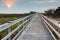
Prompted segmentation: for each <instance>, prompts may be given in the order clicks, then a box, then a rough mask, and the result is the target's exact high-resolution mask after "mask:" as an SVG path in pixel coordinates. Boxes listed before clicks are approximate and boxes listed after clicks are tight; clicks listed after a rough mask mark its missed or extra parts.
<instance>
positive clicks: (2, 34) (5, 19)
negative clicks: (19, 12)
mask: <svg viewBox="0 0 60 40" xmlns="http://www.w3.org/2000/svg"><path fill="white" fill-rule="evenodd" d="M27 15H30V14H25V15H23V16H17V17H15V16H14V15H13V16H14V17H8V16H6V17H5V16H4V17H0V25H2V24H4V23H7V22H9V21H13V20H16V19H18V18H21V17H24V16H27ZM25 20H26V19H25ZM22 22H23V21H21V22H20V24H21V23H22ZM17 27H18V23H17V24H14V25H12V26H11V31H12V30H14V29H15V28H17ZM22 28H23V26H21V27H20V30H21V29H22ZM17 33H18V30H17V31H16V32H15V33H14V34H12V36H11V38H13V37H14V36H15V35H16V34H17ZM7 34H8V29H6V30H4V31H2V32H0V39H2V38H3V37H5V36H6V35H7Z"/></svg>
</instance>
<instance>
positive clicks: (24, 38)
mask: <svg viewBox="0 0 60 40" xmlns="http://www.w3.org/2000/svg"><path fill="white" fill-rule="evenodd" d="M17 40H53V38H52V36H51V35H50V33H49V31H48V30H47V28H46V27H45V25H44V24H43V23H42V21H41V18H40V17H39V14H36V15H35V17H34V18H33V19H32V20H31V22H30V24H29V25H28V26H27V27H26V29H25V30H24V31H23V32H22V34H21V35H20V36H19V37H18V38H17Z"/></svg>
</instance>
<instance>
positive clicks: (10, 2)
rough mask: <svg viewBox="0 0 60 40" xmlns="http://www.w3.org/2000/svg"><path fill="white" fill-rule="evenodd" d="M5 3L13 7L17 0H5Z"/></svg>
mask: <svg viewBox="0 0 60 40" xmlns="http://www.w3.org/2000/svg"><path fill="white" fill-rule="evenodd" d="M4 2H5V5H6V6H7V7H9V8H11V7H12V6H13V5H14V2H15V0H5V1H4Z"/></svg>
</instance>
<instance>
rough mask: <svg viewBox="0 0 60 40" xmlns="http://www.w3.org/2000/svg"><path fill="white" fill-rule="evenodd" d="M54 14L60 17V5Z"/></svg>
mask: <svg viewBox="0 0 60 40" xmlns="http://www.w3.org/2000/svg"><path fill="white" fill-rule="evenodd" d="M54 16H55V17H59V16H60V7H58V8H57V9H56V10H55V12H54Z"/></svg>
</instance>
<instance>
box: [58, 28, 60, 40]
mask: <svg viewBox="0 0 60 40" xmlns="http://www.w3.org/2000/svg"><path fill="white" fill-rule="evenodd" d="M58 33H59V34H60V28H58ZM58 40H60V37H58Z"/></svg>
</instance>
